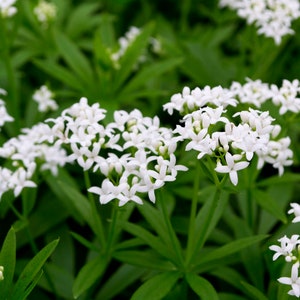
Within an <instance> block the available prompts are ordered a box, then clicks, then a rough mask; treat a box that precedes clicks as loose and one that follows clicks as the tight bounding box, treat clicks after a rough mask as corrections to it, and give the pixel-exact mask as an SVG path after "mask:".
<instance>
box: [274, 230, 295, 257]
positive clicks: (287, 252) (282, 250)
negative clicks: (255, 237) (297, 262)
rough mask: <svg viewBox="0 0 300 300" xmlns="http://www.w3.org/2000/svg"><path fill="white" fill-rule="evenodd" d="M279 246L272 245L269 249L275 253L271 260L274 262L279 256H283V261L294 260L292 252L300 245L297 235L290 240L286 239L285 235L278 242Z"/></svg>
mask: <svg viewBox="0 0 300 300" xmlns="http://www.w3.org/2000/svg"><path fill="white" fill-rule="evenodd" d="M278 242H280V246H277V245H272V246H270V247H269V249H270V250H272V251H275V254H274V255H273V260H276V259H277V258H278V257H279V256H281V255H283V256H284V257H285V260H286V261H288V262H290V261H292V260H293V259H295V257H294V255H293V253H292V252H293V250H295V249H296V247H297V245H299V244H300V240H299V235H298V234H294V235H292V237H291V238H288V237H287V236H286V235H285V236H283V237H282V238H280V239H279V240H278Z"/></svg>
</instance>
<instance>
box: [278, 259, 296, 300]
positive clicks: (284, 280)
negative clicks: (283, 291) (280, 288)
mask: <svg viewBox="0 0 300 300" xmlns="http://www.w3.org/2000/svg"><path fill="white" fill-rule="evenodd" d="M298 271H299V262H296V263H294V264H293V266H292V274H291V277H281V278H279V279H278V281H279V282H280V283H282V284H288V285H290V286H291V287H292V289H291V290H290V291H289V292H288V294H289V295H291V296H295V297H297V298H299V297H300V278H299V277H298Z"/></svg>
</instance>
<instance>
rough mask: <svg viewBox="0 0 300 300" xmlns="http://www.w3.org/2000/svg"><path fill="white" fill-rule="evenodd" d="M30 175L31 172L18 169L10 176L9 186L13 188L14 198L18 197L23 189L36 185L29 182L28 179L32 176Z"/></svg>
mask: <svg viewBox="0 0 300 300" xmlns="http://www.w3.org/2000/svg"><path fill="white" fill-rule="evenodd" d="M34 168H35V166H34ZM32 173H33V171H26V170H25V169H23V168H19V169H17V171H16V172H15V173H13V174H12V176H11V181H10V185H12V186H13V189H14V196H15V197H18V196H19V195H20V194H21V192H22V190H23V188H25V187H36V184H35V183H34V182H33V181H31V180H29V178H30V177H31V176H32Z"/></svg>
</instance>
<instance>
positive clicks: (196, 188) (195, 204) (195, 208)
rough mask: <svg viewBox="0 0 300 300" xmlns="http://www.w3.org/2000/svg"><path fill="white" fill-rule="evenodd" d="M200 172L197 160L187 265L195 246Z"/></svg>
mask: <svg viewBox="0 0 300 300" xmlns="http://www.w3.org/2000/svg"><path fill="white" fill-rule="evenodd" d="M200 171H201V166H200V162H199V161H198V160H197V161H196V170H195V172H196V174H195V179H194V186H193V197H192V204H191V212H190V220H189V229H188V240H187V255H186V263H187V264H188V261H189V260H190V257H191V255H192V249H193V244H194V234H195V221H196V215H197V203H198V193H199V186H200Z"/></svg>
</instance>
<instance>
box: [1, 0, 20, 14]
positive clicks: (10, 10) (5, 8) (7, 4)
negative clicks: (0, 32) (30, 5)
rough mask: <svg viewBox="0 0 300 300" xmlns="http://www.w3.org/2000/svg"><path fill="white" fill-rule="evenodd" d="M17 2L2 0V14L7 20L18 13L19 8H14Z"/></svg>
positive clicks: (14, 0)
mask: <svg viewBox="0 0 300 300" xmlns="http://www.w3.org/2000/svg"><path fill="white" fill-rule="evenodd" d="M16 1H17V0H0V14H1V15H2V17H4V18H7V17H11V16H13V15H14V14H15V13H16V12H17V8H16V7H15V6H13V5H14V4H15V2H16Z"/></svg>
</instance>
